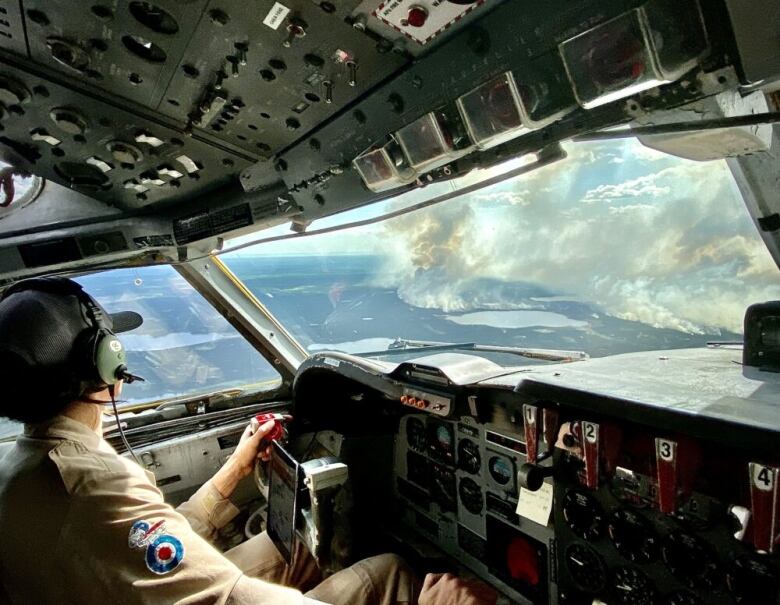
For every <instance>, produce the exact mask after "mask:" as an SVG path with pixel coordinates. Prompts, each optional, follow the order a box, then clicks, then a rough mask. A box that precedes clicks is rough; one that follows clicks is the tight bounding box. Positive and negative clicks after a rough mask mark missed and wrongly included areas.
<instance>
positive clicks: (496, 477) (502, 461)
mask: <svg viewBox="0 0 780 605" xmlns="http://www.w3.org/2000/svg"><path fill="white" fill-rule="evenodd" d="M514 466H515V465H514V464H512V461H511V460H510V459H509V458H506V457H505V456H493V457H492V458H491V459H490V461H489V462H488V471H490V476H491V477H493V481H495V482H496V483H498V484H499V485H507V484H508V483H509V482H510V481H511V480H512V478H513V477H514V475H515V468H514Z"/></svg>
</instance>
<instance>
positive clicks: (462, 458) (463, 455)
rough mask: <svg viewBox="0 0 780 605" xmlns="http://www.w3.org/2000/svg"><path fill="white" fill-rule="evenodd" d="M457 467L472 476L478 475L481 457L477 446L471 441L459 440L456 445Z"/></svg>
mask: <svg viewBox="0 0 780 605" xmlns="http://www.w3.org/2000/svg"><path fill="white" fill-rule="evenodd" d="M458 466H459V467H460V468H461V469H463V470H464V471H466V472H467V473H471V474H472V475H476V474H477V473H479V470H480V467H481V466H482V457H481V456H480V455H479V446H478V445H477V444H476V443H474V442H473V441H472V440H471V439H461V440H460V443H458Z"/></svg>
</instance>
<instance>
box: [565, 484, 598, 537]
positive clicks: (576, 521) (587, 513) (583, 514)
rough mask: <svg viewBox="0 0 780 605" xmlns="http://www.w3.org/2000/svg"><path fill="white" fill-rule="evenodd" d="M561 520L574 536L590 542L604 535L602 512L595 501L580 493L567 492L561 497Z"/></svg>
mask: <svg viewBox="0 0 780 605" xmlns="http://www.w3.org/2000/svg"><path fill="white" fill-rule="evenodd" d="M563 518H564V519H566V524H567V525H568V526H569V528H570V529H571V530H572V531H573V532H574V534H575V535H576V536H577V537H579V538H582V539H583V540H588V541H589V542H592V541H593V540H598V539H599V538H600V537H601V535H602V534H603V533H604V511H603V510H602V509H601V505H600V504H599V503H598V502H596V499H595V498H593V497H592V496H589V495H588V494H584V493H582V492H578V491H574V490H569V491H568V492H566V495H565V496H564V497H563Z"/></svg>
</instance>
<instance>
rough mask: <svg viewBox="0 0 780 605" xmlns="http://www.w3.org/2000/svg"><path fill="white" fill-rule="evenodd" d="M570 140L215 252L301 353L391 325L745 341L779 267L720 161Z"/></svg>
mask: <svg viewBox="0 0 780 605" xmlns="http://www.w3.org/2000/svg"><path fill="white" fill-rule="evenodd" d="M567 151H568V153H569V157H568V158H567V159H565V160H563V161H561V162H558V163H555V164H552V165H550V166H547V167H544V168H541V169H538V170H536V171H533V172H530V173H528V174H526V175H523V176H520V177H517V178H514V179H511V180H507V181H503V182H501V183H499V184H497V185H493V186H490V187H487V188H485V189H482V190H480V191H478V192H476V193H471V194H468V195H464V196H462V197H460V198H457V199H454V200H451V201H448V202H444V203H442V204H440V205H436V206H433V207H430V208H428V209H425V210H420V211H416V212H412V213H410V214H407V215H405V216H402V217H400V218H395V219H391V220H387V221H385V222H381V223H377V224H373V225H368V226H362V227H359V228H353V229H349V230H346V231H340V232H337V233H332V234H322V235H315V236H311V237H303V238H298V239H293V240H286V241H280V242H274V243H268V244H258V245H255V246H252V247H249V248H246V249H243V250H240V251H236V252H232V253H229V254H226V255H225V256H223V259H224V260H225V261H226V263H227V264H228V266H229V267H230V268H231V269H232V270H233V271H234V272H235V273H236V275H237V276H238V277H239V278H240V279H242V280H243V281H244V283H245V284H246V285H247V286H248V287H249V288H250V289H251V290H252V292H253V293H254V294H255V295H257V296H258V298H259V299H260V300H261V301H262V302H263V303H264V304H265V305H266V306H267V307H268V308H269V309H270V311H271V312H272V313H274V314H275V315H276V316H277V318H278V319H279V320H280V321H281V322H282V323H283V324H284V325H285V326H286V327H287V328H288V329H289V330H290V331H291V332H292V333H293V335H294V336H295V337H297V339H298V340H299V341H300V342H301V343H302V344H303V346H305V347H306V348H307V349H308V350H309V351H310V352H315V351H320V350H325V349H335V350H340V351H345V352H349V353H356V354H368V353H374V352H377V351H386V350H387V349H388V347H391V348H392V347H399V346H403V345H404V343H403V342H399V341H398V340H397V339H402V340H413V341H425V342H438V343H442V342H446V343H478V344H487V345H501V346H511V347H524V348H527V347H533V348H554V349H566V350H583V351H586V352H587V353H589V354H590V355H591V356H604V355H613V354H617V353H624V352H630V351H640V350H660V349H670V348H682V347H692V346H693V347H698V346H702V345H704V344H705V343H706V342H708V341H713V340H717V341H728V340H741V331H742V320H743V315H744V312H745V309H746V307H747V306H748V305H749V304H751V303H754V302H762V301H765V300H770V299H777V298H780V272H778V269H777V266H776V265H775V264H774V262H773V260H772V259H771V257H770V255H769V253H768V251H767V250H766V248H765V246H764V245H763V243H762V241H761V239H760V237H759V235H758V233H757V230H756V228H755V227H754V225H753V223H752V221H751V219H750V217H749V215H748V212H747V210H746V208H745V206H744V204H743V202H742V199H741V196H740V194H739V191H738V190H737V188H736V186H735V184H734V182H733V179H732V176H731V173H730V172H729V170H728V167H727V166H726V163H725V162H724V161H717V162H706V163H699V162H692V161H687V160H683V159H680V158H676V157H673V156H669V155H666V154H662V153H659V152H656V151H653V150H651V149H648V148H646V147H644V146H642V145H641V144H639V143H638V142H636V141H634V140H630V139H625V140H618V141H609V142H599V143H589V144H582V143H580V144H576V145H574V144H572V145H570V146H568V147H567ZM420 193H421V192H415V195H416V196H417V197H416V199H418V200H419V199H420V197H419V196H420ZM422 193H424V191H423V192H422ZM408 203H409V202H408V196H406V197H401V198H399V199H395V200H391V201H389V202H385V203H383V204H380V205H379V207H376V206H374V207H368V208H365V209H359V210H355V211H351V212H349V213H345V214H342V215H339V216H336V217H333V218H331V219H327V220H325V221H321V223H322V225H323V226H325V225H329V224H334V223H336V222H338V223H343V222H348V221H350V220H357V219H362V218H366V217H367V216H369V215H375V214H377V213H379V212H383V211H387V210H394V209H396V208H398V207H401V206H403V205H407V204H408ZM318 226H320V225H319V224H317V225H314V226H313V227H312V228H317V227H318ZM279 232H280V233H283V232H284V231H283V228H282V230H280V231H279ZM231 243H241V242H240V241H238V242H231ZM416 354H418V355H419V350H418V351H416ZM481 354H482V353H481ZM484 355H486V356H491V355H489V354H484ZM393 358H394V359H398V357H397V356H394V357H393ZM492 358H494V360H497V359H496V358H495V356H494V355H492ZM498 361H499V362H501V363H505V364H510V363H511V364H519V363H525V361H523V360H521V359H520V358H517V357H512V358H511V359H509V358H507V357H506V356H503V358H502V359H500V360H498Z"/></svg>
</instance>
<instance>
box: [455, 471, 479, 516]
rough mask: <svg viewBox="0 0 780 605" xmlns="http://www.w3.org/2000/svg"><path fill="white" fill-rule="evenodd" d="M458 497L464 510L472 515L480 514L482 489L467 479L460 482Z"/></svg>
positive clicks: (472, 480)
mask: <svg viewBox="0 0 780 605" xmlns="http://www.w3.org/2000/svg"><path fill="white" fill-rule="evenodd" d="M458 495H459V496H460V501H461V503H462V504H463V506H464V508H465V509H466V510H467V511H469V512H470V513H471V514H472V515H479V514H481V513H482V489H481V488H480V487H479V484H478V483H477V482H476V481H474V479H471V478H469V477H464V478H463V479H461V480H460V485H459V486H458Z"/></svg>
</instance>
